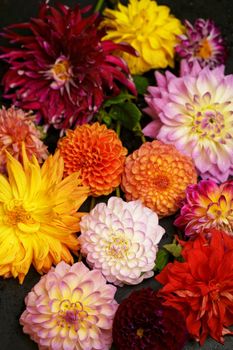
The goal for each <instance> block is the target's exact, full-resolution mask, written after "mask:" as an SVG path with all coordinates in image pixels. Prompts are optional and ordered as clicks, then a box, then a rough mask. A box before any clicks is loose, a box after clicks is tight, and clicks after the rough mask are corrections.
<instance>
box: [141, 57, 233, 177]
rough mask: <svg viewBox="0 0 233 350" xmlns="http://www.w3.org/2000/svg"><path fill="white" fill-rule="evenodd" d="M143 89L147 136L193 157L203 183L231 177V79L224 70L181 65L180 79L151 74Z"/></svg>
mask: <svg viewBox="0 0 233 350" xmlns="http://www.w3.org/2000/svg"><path fill="white" fill-rule="evenodd" d="M155 77H156V79H157V84H158V86H151V87H149V88H148V95H147V96H146V98H145V99H146V102H147V103H148V105H149V108H147V109H146V112H147V113H148V114H149V115H150V116H152V118H153V119H154V120H153V121H152V122H151V123H150V124H148V125H147V126H146V128H145V129H144V130H143V131H144V134H145V135H146V136H150V137H154V138H155V137H156V138H157V139H159V140H161V141H163V142H165V143H168V144H174V145H175V146H176V148H177V149H178V150H179V151H180V152H182V153H184V154H185V155H187V156H190V157H192V158H193V161H194V163H195V166H196V168H197V170H198V171H199V174H200V176H201V177H202V178H205V179H206V178H211V179H213V180H215V181H217V182H222V181H225V180H227V178H228V176H229V175H232V174H233V137H232V133H231V129H232V125H233V75H232V74H230V75H227V76H225V75H224V66H220V67H217V68H215V69H213V70H210V69H209V68H208V67H205V68H203V69H202V68H201V67H200V65H199V64H198V63H197V62H195V64H194V65H193V67H192V69H191V70H190V69H189V65H188V63H187V62H186V61H183V62H182V64H181V76H180V77H176V76H175V75H173V74H172V73H170V72H168V71H167V72H166V73H165V76H164V75H162V74H161V73H158V72H156V73H155Z"/></svg>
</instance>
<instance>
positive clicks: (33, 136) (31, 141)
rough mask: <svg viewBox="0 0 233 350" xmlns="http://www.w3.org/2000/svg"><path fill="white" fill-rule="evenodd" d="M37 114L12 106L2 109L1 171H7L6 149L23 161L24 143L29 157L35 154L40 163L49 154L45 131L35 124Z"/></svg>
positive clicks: (0, 124) (0, 113)
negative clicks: (45, 143) (44, 141)
mask: <svg viewBox="0 0 233 350" xmlns="http://www.w3.org/2000/svg"><path fill="white" fill-rule="evenodd" d="M34 121H35V116H33V115H32V114H30V113H24V111H22V110H21V109H16V108H15V107H11V108H8V109H6V108H5V107H2V109H0V172H1V173H5V172H6V162H7V155H6V151H7V152H8V153H10V154H11V155H12V156H13V157H14V158H16V159H18V160H20V161H22V143H24V145H25V150H26V153H27V155H28V157H29V158H31V156H32V155H34V156H35V157H36V158H37V160H38V162H39V163H42V162H43V161H44V160H45V159H46V158H47V156H48V151H47V147H46V146H45V145H44V143H43V142H42V140H41V138H42V137H43V133H42V132H41V131H40V130H39V128H37V127H36V126H35V124H34Z"/></svg>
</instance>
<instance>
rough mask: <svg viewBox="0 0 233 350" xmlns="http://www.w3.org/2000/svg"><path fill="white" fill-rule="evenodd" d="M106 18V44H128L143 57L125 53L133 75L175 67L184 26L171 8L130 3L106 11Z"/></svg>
mask: <svg viewBox="0 0 233 350" xmlns="http://www.w3.org/2000/svg"><path fill="white" fill-rule="evenodd" d="M104 16H105V17H104V20H103V21H102V23H101V26H102V27H104V28H105V30H106V35H105V37H104V38H103V40H112V41H114V42H116V43H120V42H127V43H128V44H130V45H131V46H132V47H133V48H134V49H136V50H137V51H138V53H139V57H133V56H132V55H128V54H126V53H122V57H123V58H124V59H125V60H126V61H127V63H128V66H129V68H130V71H131V73H133V74H141V73H144V72H146V71H148V70H150V69H155V68H165V67H167V66H168V65H170V66H173V65H174V48H175V45H176V44H177V43H178V39H177V35H180V34H182V33H183V26H182V25H181V22H180V21H179V20H178V19H177V18H175V17H174V16H172V15H171V14H170V9H169V7H167V6H160V5H157V3H156V2H155V1H151V0H130V1H129V4H128V6H124V5H122V4H119V5H118V7H117V9H116V10H109V9H106V10H104ZM139 42H140V43H141V45H139Z"/></svg>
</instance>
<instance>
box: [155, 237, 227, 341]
mask: <svg viewBox="0 0 233 350" xmlns="http://www.w3.org/2000/svg"><path fill="white" fill-rule="evenodd" d="M182 255H183V257H184V259H185V262H183V263H181V262H178V261H175V262H174V263H170V264H168V265H167V266H166V267H165V269H164V270H163V271H162V272H161V273H160V274H159V275H158V276H156V280H158V281H159V282H160V283H162V284H163V285H164V286H163V288H162V289H161V290H160V291H159V295H160V296H161V297H163V298H164V299H165V303H164V304H165V305H166V306H168V307H174V308H176V309H177V310H178V311H180V312H181V313H183V316H184V317H185V320H186V326H187V329H188V331H189V333H190V334H191V335H192V336H193V337H194V338H195V339H196V340H197V341H200V344H201V345H202V344H203V343H204V341H205V339H206V338H207V336H208V335H210V336H211V337H212V338H214V339H215V340H216V341H218V342H221V343H223V342H224V339H223V336H224V335H225V334H233V332H231V331H230V329H229V328H228V327H229V326H232V325H233V238H232V237H229V236H228V235H227V234H226V233H224V232H222V231H218V230H210V232H209V234H206V236H203V235H201V236H199V237H198V238H196V240H195V241H189V242H187V243H186V244H185V243H184V249H183V252H182Z"/></svg>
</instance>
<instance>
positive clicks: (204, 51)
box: [196, 38, 212, 59]
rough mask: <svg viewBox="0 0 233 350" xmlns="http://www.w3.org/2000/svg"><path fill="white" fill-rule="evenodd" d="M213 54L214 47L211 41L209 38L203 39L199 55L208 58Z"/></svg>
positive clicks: (197, 54)
mask: <svg viewBox="0 0 233 350" xmlns="http://www.w3.org/2000/svg"><path fill="white" fill-rule="evenodd" d="M211 55H212V48H211V45H210V42H209V40H208V39H207V38H205V39H203V40H202V41H201V43H200V45H199V48H198V51H197V53H196V56H197V57H200V58H203V59H208V58H210V57H211Z"/></svg>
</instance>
